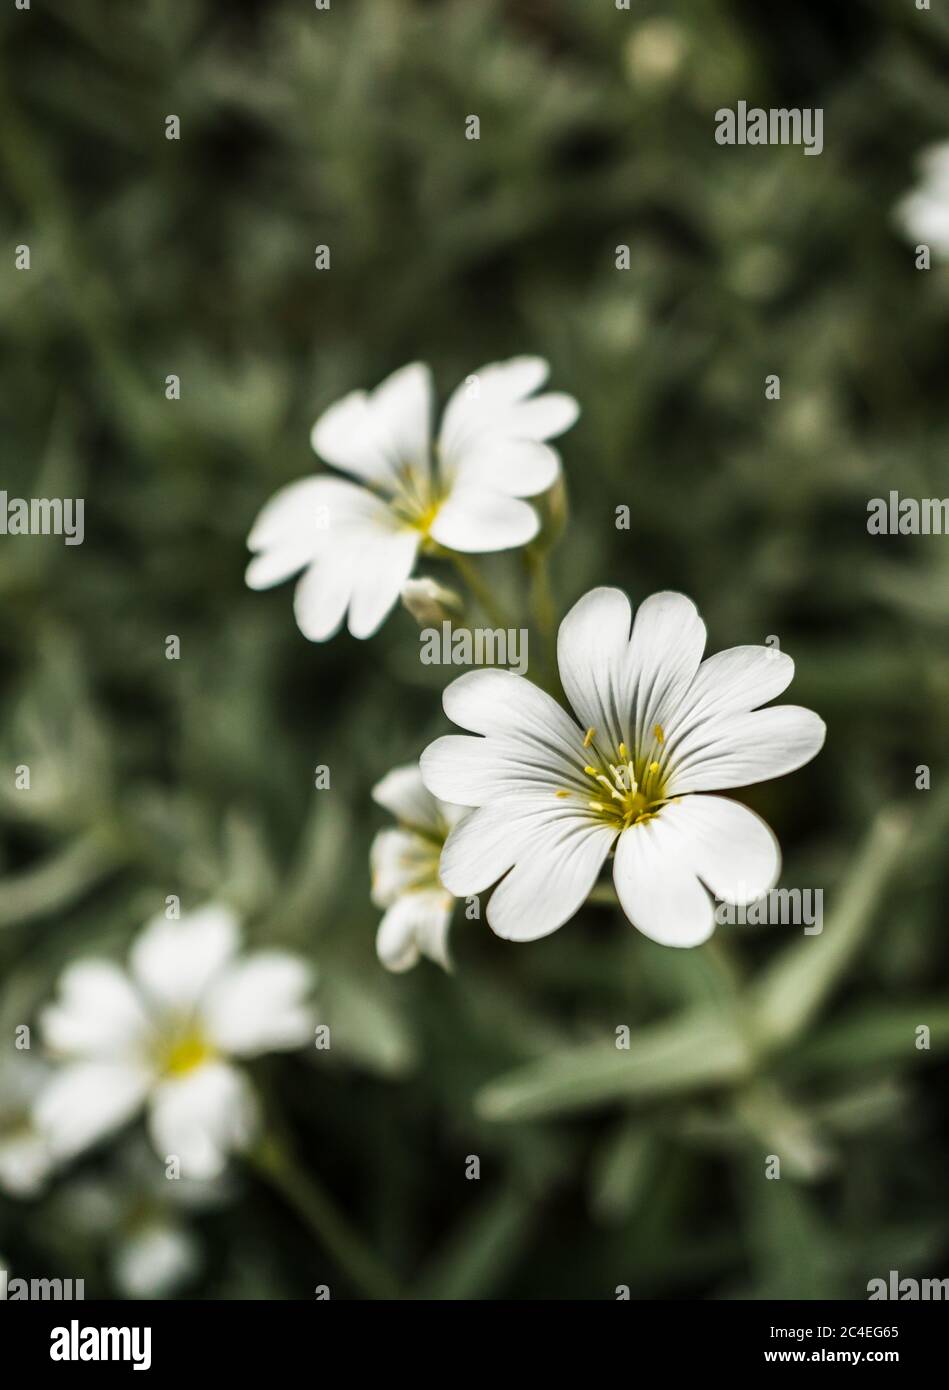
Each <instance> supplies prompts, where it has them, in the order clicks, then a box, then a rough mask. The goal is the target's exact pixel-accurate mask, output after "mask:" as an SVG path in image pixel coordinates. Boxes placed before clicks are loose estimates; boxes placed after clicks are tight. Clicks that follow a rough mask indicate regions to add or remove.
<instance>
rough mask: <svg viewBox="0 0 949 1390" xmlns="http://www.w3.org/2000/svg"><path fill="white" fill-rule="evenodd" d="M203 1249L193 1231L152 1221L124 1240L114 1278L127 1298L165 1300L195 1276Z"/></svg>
mask: <svg viewBox="0 0 949 1390" xmlns="http://www.w3.org/2000/svg"><path fill="white" fill-rule="evenodd" d="M200 1263H201V1256H200V1247H199V1245H198V1242H197V1241H196V1240H195V1238H194V1236H193V1235H192V1234H191V1232H190V1231H188V1230H186V1229H185V1228H184V1227H183V1226H176V1225H174V1224H172V1223H171V1222H170V1221H166V1220H162V1219H161V1218H150V1219H148V1220H146V1221H143V1222H142V1223H141V1224H140V1225H138V1226H136V1227H134V1228H133V1229H132V1230H131V1231H129V1232H128V1233H127V1234H126V1235H124V1236H122V1237H121V1238H120V1239H119V1240H118V1241H117V1242H116V1246H115V1250H114V1252H113V1255H112V1261H111V1264H112V1276H113V1278H114V1279H115V1282H116V1284H117V1285H118V1287H119V1289H120V1290H121V1291H122V1293H123V1294H124V1295H125V1296H126V1297H127V1298H164V1297H165V1296H166V1295H167V1294H169V1293H171V1292H172V1291H173V1290H174V1289H176V1288H178V1287H179V1285H181V1284H183V1283H185V1282H186V1281H187V1280H188V1279H189V1278H191V1276H192V1275H194V1274H195V1273H196V1272H197V1270H198V1268H199V1266H200Z"/></svg>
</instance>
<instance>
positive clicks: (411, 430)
mask: <svg viewBox="0 0 949 1390" xmlns="http://www.w3.org/2000/svg"><path fill="white" fill-rule="evenodd" d="M547 373H548V366H547V363H546V362H545V361H544V360H543V359H542V358H539V357H515V358H512V359H511V360H510V361H508V362H497V363H493V364H491V365H490V366H487V367H482V368H480V370H479V371H477V372H476V373H474V374H473V376H472V377H469V378H468V380H467V381H466V382H464V383H462V385H461V386H459V387H458V388H457V389H456V391H455V392H454V394H453V395H452V396H451V398H450V399H449V401H448V404H447V406H446V407H445V412H444V415H443V417H442V422H441V428H440V430H439V433H438V437H437V439H436V440H435V441H434V442H433V439H432V413H433V394H434V393H433V388H432V378H431V372H430V371H429V368H428V367H427V366H425V365H424V363H421V362H413V363H412V364H411V365H409V366H407V367H402V368H401V369H400V370H399V371H397V372H395V373H393V375H392V376H390V377H388V378H387V379H386V380H385V381H384V382H383V383H382V385H381V386H379V387H377V388H376V389H375V390H374V391H372V392H368V393H367V392H365V391H353V392H351V393H350V395H348V396H345V397H344V398H343V399H342V400H341V401H338V402H337V403H336V404H335V405H332V406H330V407H329V409H328V410H326V411H324V413H323V414H322V415H321V416H320V418H319V419H318V420H317V422H316V424H315V425H314V426H313V431H312V435H311V443H312V445H313V448H314V450H315V451H316V453H317V454H319V455H320V456H321V457H322V458H323V459H325V461H326V462H327V463H329V464H331V465H332V466H333V467H334V468H337V469H340V470H341V471H342V472H344V473H348V474H349V475H350V476H351V477H352V478H355V479H356V480H357V481H355V482H350V481H347V480H345V479H343V478H336V477H333V476H331V475H328V474H327V475H323V476H315V477H310V478H304V479H302V480H300V481H299V482H295V483H290V484H289V485H288V486H287V487H284V488H282V489H281V490H280V491H279V492H278V493H276V494H275V496H274V497H272V498H271V500H270V501H269V502H268V503H267V505H266V506H265V507H264V508H263V510H262V511H261V513H260V515H259V516H258V518H257V520H256V521H255V523H254V525H253V527H252V529H251V532H250V535H249V536H248V539H247V544H248V546H249V547H250V549H251V550H253V551H255V552H256V554H255V556H254V558H253V559H252V560H251V562H250V564H249V565H248V567H247V583H248V584H249V585H250V587H251V588H252V589H267V588H270V587H271V586H272V585H274V584H280V583H282V582H283V581H284V580H285V579H289V578H290V577H291V576H292V575H294V574H297V573H298V572H299V571H300V570H303V571H304V573H303V575H302V577H301V578H300V580H299V582H298V584H297V589H296V595H295V599H294V611H295V613H296V619H297V623H298V624H299V627H300V630H301V632H302V633H303V634H304V636H306V637H308V638H310V639H311V640H312V641H314V642H322V641H325V640H326V639H327V638H329V637H332V636H333V634H334V633H335V632H336V631H337V630H338V629H339V627H340V626H341V624H342V622H343V619H344V618H345V617H346V615H347V613H348V615H349V631H350V632H351V633H352V635H353V636H354V637H370V636H371V635H372V634H373V633H374V632H375V631H376V630H377V628H379V627H380V626H381V624H382V623H383V621H384V620H385V618H386V616H387V615H388V613H389V612H390V610H391V609H392V607H393V606H394V605H395V603H396V602H397V600H398V598H399V594H400V592H401V589H402V586H403V584H404V583H405V581H406V580H407V579H408V578H409V576H410V575H411V573H412V570H413V568H414V566H415V561H416V558H417V556H418V554H419V552H420V550H422V551H425V552H427V553H431V552H434V551H436V550H438V549H442V550H447V551H457V552H459V553H462V554H476V553H486V552H489V551H496V550H510V549H512V548H514V547H516V546H521V545H526V544H527V542H528V541H531V540H533V538H534V537H535V536H536V535H537V533H538V531H539V529H540V520H539V518H538V515H537V512H536V511H535V510H534V508H533V507H532V506H531V505H530V504H529V503H528V502H526V501H525V500H524V499H525V498H527V497H534V496H536V495H537V494H539V493H541V492H544V491H546V490H547V489H548V488H549V487H550V486H551V485H552V484H553V483H554V482H555V481H556V479H557V477H558V476H559V473H560V459H559V456H558V454H557V453H556V452H555V450H554V449H552V448H551V447H550V445H549V444H547V443H546V442H545V441H546V440H548V439H551V438H553V437H554V436H556V435H558V434H562V433H563V431H564V430H566V429H569V428H570V426H571V425H572V424H573V422H574V421H575V420H576V418H577V414H578V407H577V403H576V401H575V400H574V399H573V398H572V397H571V396H567V395H563V394H562V393H560V392H549V393H547V394H545V395H541V396H536V395H534V394H533V393H534V392H535V391H537V390H538V388H539V387H541V386H542V385H543V383H544V381H545V380H546V378H547Z"/></svg>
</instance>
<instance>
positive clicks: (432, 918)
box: [370, 763, 465, 970]
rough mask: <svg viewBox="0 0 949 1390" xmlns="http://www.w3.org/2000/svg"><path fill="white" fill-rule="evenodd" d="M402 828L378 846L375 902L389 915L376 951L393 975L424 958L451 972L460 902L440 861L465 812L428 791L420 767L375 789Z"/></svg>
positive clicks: (384, 833) (390, 776)
mask: <svg viewBox="0 0 949 1390" xmlns="http://www.w3.org/2000/svg"><path fill="white" fill-rule="evenodd" d="M372 796H373V800H374V801H376V802H377V803H378V804H379V805H380V806H384V807H385V809H386V810H387V811H390V812H391V813H392V815H393V816H395V818H396V820H397V821H398V822H399V826H398V829H396V830H380V831H379V833H378V834H377V835H376V837H375V839H374V840H373V842H372V849H371V850H370V863H371V867H372V900H373V902H374V903H375V905H376V907H384V908H385V909H386V913H385V916H384V917H383V919H382V921H381V922H380V923H379V931H378V933H377V935H376V951H377V953H378V956H379V959H380V960H381V961H382V963H383V965H384V966H386V968H387V969H389V970H409V969H410V968H411V967H412V966H413V965H416V964H417V963H418V960H419V957H420V956H428V957H429V959H430V960H434V961H437V962H438V964H439V965H441V966H444V968H445V969H446V970H447V969H448V968H449V959H448V926H449V922H450V921H451V913H452V908H453V907H454V905H455V899H454V898H453V897H452V895H451V893H449V892H447V890H446V889H445V887H444V885H443V884H442V883H441V881H440V880H439V877H438V859H439V855H440V854H441V852H442V848H443V846H444V844H445V840H446V838H447V837H448V834H449V832H450V830H451V828H452V826H454V825H456V824H457V822H458V820H459V818H460V817H461V816H463V815H464V814H465V808H464V807H463V806H452V805H450V804H448V803H446V802H443V801H439V800H437V799H436V798H435V797H434V796H432V795H431V793H430V792H428V791H426V789H425V786H424V784H423V782H422V776H421V773H420V772H419V769H418V764H417V763H411V764H409V766H408V767H396V768H393V770H392V771H391V772H388V773H386V775H385V777H383V779H382V781H381V782H379V783H377V785H376V786H375V787H373V789H372Z"/></svg>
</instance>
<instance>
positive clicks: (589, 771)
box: [583, 763, 596, 777]
mask: <svg viewBox="0 0 949 1390" xmlns="http://www.w3.org/2000/svg"><path fill="white" fill-rule="evenodd" d="M583 770H584V772H585V773H586V775H587V776H588V777H595V776H596V768H595V767H591V766H590V764H589V763H587V765H586V767H585V768H584V769H583Z"/></svg>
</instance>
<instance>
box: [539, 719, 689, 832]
mask: <svg viewBox="0 0 949 1390" xmlns="http://www.w3.org/2000/svg"><path fill="white" fill-rule="evenodd" d="M653 734H654V736H655V738H656V741H657V742H658V743H659V744H660V745H661V744H662V743H664V742H665V735H664V733H663V730H662V728H661V726H660V725H658V724H657V725H656V726H655V728H654V730H653ZM596 736H597V735H596V729H587V731H586V734H585V735H584V739H583V747H584V748H585V749H587V750H589V749H590V748H592V749H593V751H594V753H595V754H596V757H597V759H598V765H597V764H595V763H593V762H589V763H586V764H585V765H584V768H583V771H584V774H585V775H586V776H587V777H589V778H590V779H591V781H592V782H593V784H594V785H593V787H592V788H591V790H592V791H595V792H596V793H597V794H596V796H595V797H594V798H593V799H591V800H589V801H588V802H587V803H586V804H587V806H588V807H589V809H590V810H591V811H595V812H596V814H597V815H598V816H602V817H603V818H604V819H605V820H606V821H608V822H609V823H610V824H611V825H615V826H616V828H617V829H619V830H626V829H628V828H629V826H631V825H638V824H640V823H641V822H643V821H647V820H651V819H652V818H653V817H654V816H655V815H657V814H658V812H659V810H660V809H661V807H662V805H663V802H664V800H665V798H664V795H663V778H662V776H661V767H660V765H659V763H658V762H656V761H655V760H651V761H650V762H648V763H647V762H646V761H645V759H636V758H635V757H633V756H631V755H630V751H629V749H628V748H627V747H626V744H625V743H620V744H619V746H618V747H617V750H616V756H615V758H613V759H610V758H607V757H605V756H604V755H603V753H602V752H601V750H600V749H599V748H598V747H597V745H596ZM556 795H557V796H558V797H571V796H574V795H576V793H574V792H569V791H558V792H556Z"/></svg>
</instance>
